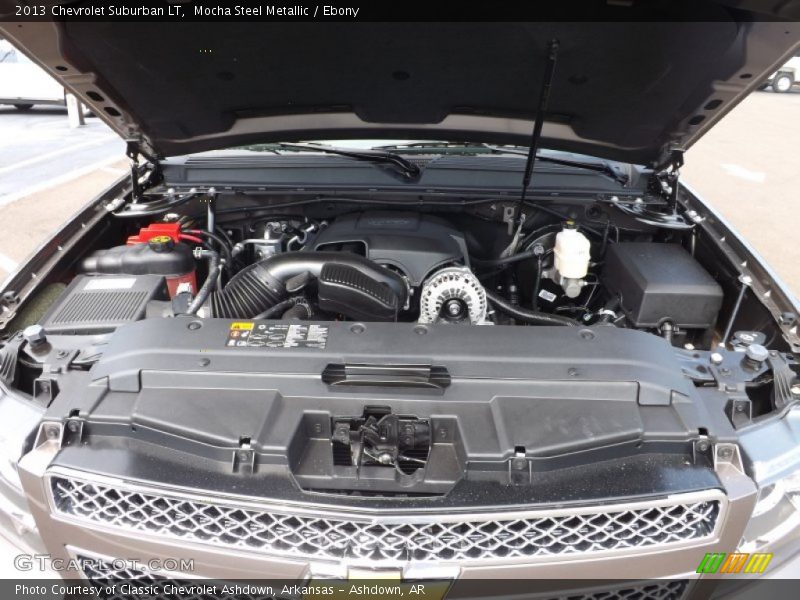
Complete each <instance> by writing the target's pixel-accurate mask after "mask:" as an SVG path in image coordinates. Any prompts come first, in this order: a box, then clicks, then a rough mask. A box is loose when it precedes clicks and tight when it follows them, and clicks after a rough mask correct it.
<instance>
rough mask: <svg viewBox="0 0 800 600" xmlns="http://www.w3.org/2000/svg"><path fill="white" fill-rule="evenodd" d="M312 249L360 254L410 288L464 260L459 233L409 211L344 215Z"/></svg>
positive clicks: (465, 252)
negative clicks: (403, 279)
mask: <svg viewBox="0 0 800 600" xmlns="http://www.w3.org/2000/svg"><path fill="white" fill-rule="evenodd" d="M313 249H314V250H338V251H343V252H354V253H357V254H361V255H362V256H366V257H367V258H369V259H370V260H372V261H375V262H376V263H378V264H380V265H383V266H388V267H390V268H392V267H393V268H395V269H396V270H399V271H400V272H402V273H403V275H405V276H406V277H408V281H409V283H410V284H411V285H412V286H418V285H421V284H422V282H423V281H424V280H425V279H426V278H427V277H428V276H429V275H430V274H431V272H432V271H434V270H435V269H437V268H439V267H442V266H445V265H450V264H453V263H462V262H465V261H466V260H467V258H466V257H467V249H466V243H465V242H464V236H463V235H462V234H461V232H459V231H458V230H457V229H455V228H454V227H453V226H452V225H450V224H449V223H447V222H446V221H443V220H442V219H439V218H437V217H433V216H430V215H426V214H420V213H409V212H391V211H370V212H365V213H358V214H352V215H344V216H342V217H339V218H338V219H336V220H335V221H334V222H333V223H332V224H331V225H330V226H329V227H328V228H327V229H324V230H323V231H322V232H321V233H320V234H319V236H317V238H316V240H314V244H313Z"/></svg>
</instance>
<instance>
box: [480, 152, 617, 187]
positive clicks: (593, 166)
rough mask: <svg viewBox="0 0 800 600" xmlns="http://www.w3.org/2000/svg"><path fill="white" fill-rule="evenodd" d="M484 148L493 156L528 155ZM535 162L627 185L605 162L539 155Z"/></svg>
mask: <svg viewBox="0 0 800 600" xmlns="http://www.w3.org/2000/svg"><path fill="white" fill-rule="evenodd" d="M485 147H486V148H488V149H489V150H491V151H492V152H494V153H495V154H516V155H517V156H527V155H528V153H527V152H526V151H524V150H514V149H512V148H502V147H499V146H490V145H488V144H487V145H485ZM536 160H537V161H539V162H546V163H550V164H553V165H562V166H564V167H575V168H577V169H587V170H589V171H596V172H597V173H602V174H603V175H608V176H609V177H611V178H612V179H613V180H614V181H616V182H618V183H621V184H622V185H625V184H626V183H628V176H627V175H626V174H625V173H620V172H619V171H617V170H616V169H614V168H613V167H612V166H611V165H609V164H608V163H606V162H600V163H593V162H582V161H579V160H567V159H565V158H555V157H554V156H543V155H541V154H537V155H536Z"/></svg>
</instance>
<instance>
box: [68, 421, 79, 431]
mask: <svg viewBox="0 0 800 600" xmlns="http://www.w3.org/2000/svg"><path fill="white" fill-rule="evenodd" d="M80 428H81V426H80V423H78V422H77V421H67V429H69V430H70V432H72V433H78V430H79V429H80Z"/></svg>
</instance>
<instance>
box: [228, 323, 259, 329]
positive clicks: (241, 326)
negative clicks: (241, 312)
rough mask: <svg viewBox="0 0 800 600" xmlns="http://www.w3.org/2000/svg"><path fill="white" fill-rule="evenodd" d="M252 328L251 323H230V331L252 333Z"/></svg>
mask: <svg viewBox="0 0 800 600" xmlns="http://www.w3.org/2000/svg"><path fill="white" fill-rule="evenodd" d="M254 326H255V323H253V322H252V321H236V322H235V323H231V331H252V330H253V327H254Z"/></svg>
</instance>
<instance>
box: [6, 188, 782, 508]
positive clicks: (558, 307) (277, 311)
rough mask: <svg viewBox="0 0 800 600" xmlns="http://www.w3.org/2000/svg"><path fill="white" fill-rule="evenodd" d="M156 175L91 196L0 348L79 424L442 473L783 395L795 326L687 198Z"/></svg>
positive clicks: (687, 441) (215, 454) (751, 416)
mask: <svg viewBox="0 0 800 600" xmlns="http://www.w3.org/2000/svg"><path fill="white" fill-rule="evenodd" d="M166 196H167V200H165V201H164V203H163V204H161V205H159V204H157V203H156V204H155V206H154V203H153V202H148V203H143V204H142V208H141V209H140V210H139V211H138V212H137V211H132V210H131V209H130V206H136V205H135V204H131V205H128V207H127V208H123V209H120V207H119V204H115V203H113V202H111V203H109V204H108V205H105V206H104V207H103V208H104V211H105V212H104V213H101V214H100V215H98V216H97V219H96V225H95V227H94V229H93V230H92V231H91V236H90V238H89V239H90V241H89V242H88V243H85V244H82V245H81V246H80V247H79V248H78V247H76V248H74V249H73V250H72V251H71V252H70V253H67V254H65V256H64V257H63V258H61V259H60V261H61V262H60V267H59V268H58V269H56V270H54V271H53V276H51V277H49V278H48V279H47V280H45V281H42V282H40V283H39V285H38V286H37V288H36V293H34V294H33V295H32V297H31V298H29V299H28V301H27V303H26V306H25V309H24V310H21V311H20V312H19V314H18V316H17V317H16V318H15V321H14V322H12V323H11V324H10V326H9V330H13V331H16V332H18V333H17V334H15V335H13V336H12V337H10V338H9V339H8V340H7V342H6V343H5V345H3V347H2V348H0V365H2V366H3V369H2V372H0V376H1V377H2V380H3V382H4V383H5V384H6V385H9V386H13V387H14V388H15V389H17V390H19V391H21V392H22V393H25V394H28V395H29V396H30V397H31V398H32V399H33V400H34V401H35V402H37V403H38V404H40V405H42V406H44V407H46V411H47V414H48V415H54V416H55V418H66V419H67V420H68V421H70V423H73V422H74V423H73V425H74V430H75V431H77V432H79V436H78V437H79V439H82V440H84V442H85V441H86V440H87V439H89V438H91V437H95V436H99V438H98V439H100V438H102V439H106V440H107V442H103V444H106V443H109V444H111V445H112V446H114V445H116V444H118V443H121V442H120V440H121V439H123V438H124V439H126V440H127V441H125V442H124V444H126V445H128V444H134V443H139V442H143V441H144V440H145V439H146V440H148V441H147V443H156V444H157V445H158V446H159V447H162V448H165V449H166V448H171V447H177V446H175V444H177V445H178V446H180V447H183V446H184V445H185V444H189V445H190V447H191V448H193V450H192V452H196V453H198V454H199V455H203V456H205V457H206V458H207V459H211V460H214V461H219V464H224V463H226V462H229V459H228V458H226V457H227V456H228V454H226V453H227V452H230V450H231V449H232V450H233V452H234V454H233V461H232V463H231V465H232V469H233V472H234V473H243V472H253V470H254V469H257V468H259V467H258V465H262V467H260V468H266V465H275V464H283V465H285V468H286V469H288V471H289V473H290V477H291V479H292V481H294V482H295V483H296V484H297V485H298V486H300V488H302V489H304V490H311V491H316V492H319V491H323V492H336V493H348V494H349V493H353V492H354V491H358V492H359V493H382V494H386V493H388V494H397V493H406V492H408V490H409V489H413V490H414V493H415V494H433V495H441V494H445V493H449V491H450V490H452V489H454V486H457V485H458V482H459V481H461V480H462V479H463V478H464V477H465V476H466V474H467V473H482V475H481V476H480V477H484V478H486V477H488V478H489V479H492V480H499V481H504V482H506V483H509V482H511V483H515V482H517V483H520V482H522V483H524V482H526V481H527V482H528V483H530V482H531V481H532V480H531V475H530V473H528V474H527V475H526V472H527V471H525V469H523V472H517V471H516V470H515V467H513V465H514V464H517V465H518V466H519V465H522V464H523V463H524V464H525V465H528V464H530V465H531V469H534V468H535V469H539V468H541V469H543V470H544V471H550V470H552V469H558V468H561V467H562V466H573V467H576V468H577V467H581V468H583V467H587V468H588V466H589V465H591V464H593V463H594V462H595V461H596V457H595V456H594V455H593V454H592V453H591V452H589V450H598V449H599V448H603V452H604V453H605V454H607V455H608V457H609V460H612V459H613V460H617V459H619V460H626V461H628V460H631V461H634V462H636V461H642V460H646V458H645V456H647V455H654V454H658V455H659V456H661V457H662V458H663V459H664V460H665V461H667V462H669V460H672V459H671V458H667V457H668V456H673V458H674V457H681V456H689V457H691V460H690V462H691V464H692V465H694V466H695V467H696V466H698V465H699V466H702V464H705V463H703V460H705V459H702V460H701V459H699V458H698V456H700V455H699V454H698V451H697V447H696V445H697V444H698V443H701V442H702V441H703V440H705V439H709V438H712V437H713V438H714V439H718V440H722V439H732V438H731V436H732V435H734V432H735V430H736V429H737V428H741V427H746V426H747V425H748V424H752V423H753V422H755V421H757V420H759V419H762V418H766V417H767V416H768V415H770V414H775V413H776V412H780V411H782V410H784V409H785V408H786V407H787V406H789V405H790V404H791V403H792V402H793V401H794V400H795V398H794V397H793V395H792V394H793V392H792V391H791V390H792V389H794V388H793V386H794V384H793V382H795V381H796V380H797V369H798V367H797V362H796V360H795V358H794V356H793V354H792V353H791V352H790V350H791V348H792V347H791V343H790V341H789V340H787V338H786V337H785V336H784V335H783V333H782V331H781V329H780V324H779V323H778V322H776V320H775V318H774V317H773V316H772V314H770V308H769V307H768V306H767V305H766V304H765V303H764V301H763V298H757V297H755V295H754V293H753V289H752V287H751V286H750V285H749V284H748V283H747V282H746V281H744V280H743V279H742V278H741V273H740V271H739V269H738V268H737V266H736V265H735V263H734V262H733V261H731V260H730V257H729V256H726V255H725V254H724V251H723V250H722V249H721V247H720V245H719V244H718V243H717V241H716V240H715V239H714V237H713V236H711V235H709V233H708V231H707V230H706V229H705V228H704V227H703V226H702V225H703V223H702V219H700V218H698V217H697V215H696V213H695V214H693V213H692V211H690V210H688V209H686V208H683V207H681V208H679V209H678V210H677V211H672V212H671V211H669V210H664V208H663V207H660V208H659V207H655V206H646V205H639V204H637V202H636V201H635V200H626V201H625V202H619V201H616V200H611V199H604V200H600V201H599V200H594V201H591V200H588V199H578V200H573V201H570V202H567V201H564V202H558V201H553V202H547V203H544V202H539V203H535V204H533V203H531V204H528V205H524V206H521V205H519V203H517V202H515V201H514V200H510V201H499V200H492V201H490V200H475V201H451V200H439V201H433V202H426V203H424V205H420V206H418V207H416V208H415V209H413V210H412V209H411V205H412V204H413V203H411V202H409V201H407V200H404V201H402V202H398V201H392V200H386V199H380V200H379V199H374V198H373V199H372V201H370V199H368V198H363V197H362V198H359V199H348V200H345V201H341V200H337V199H320V198H308V199H306V200H300V201H297V200H295V201H290V202H289V201H282V199H281V198H264V197H263V196H259V197H255V196H247V197H245V198H242V197H240V196H242V195H241V194H234V193H231V194H225V193H217V192H215V191H213V192H212V191H209V190H205V191H203V192H196V191H194V192H184V193H183V194H182V195H179V194H177V193H175V192H169V193H167V194H166ZM642 204H643V203H642ZM398 205H400V206H398ZM265 391H266V392H265ZM531 414H538V417H537V419H533V420H531V419H530V418H529V417H530V415H531ZM84 426H85V427H84ZM65 431H66V433H65V435H66V436H71V435H72V433H70V432H71V430H69V429H67V430H65ZM143 432H146V433H143ZM87 436H88V437H87ZM107 436H111V437H110V438H108V437H107ZM120 436H121V437H120ZM140 436H144V437H142V438H141V439H140ZM112 438H113V439H114V440H117V441H113V442H111V441H108V440H111V439H112ZM129 438H130V439H129ZM136 440H139V441H136ZM705 447H708V446H705ZM665 453H666V454H665ZM614 457H616V458H614ZM707 458H708V457H707ZM85 459H86V457H82V458H80V459H79V462H82V461H84V460H85ZM92 460H94V459H92ZM698 460H700V462H699V463H698V462H697V461H698ZM514 461H516V463H515V462H514ZM531 461H532V462H531ZM101 462H102V460H101ZM706 462H708V461H706ZM701 463H702V464H701ZM631 464H633V463H631ZM665 464H666V463H665ZM686 464H687V465H688V464H689V463H686ZM535 465H539V466H538V467H536V466H535ZM525 468H526V469H527V467H525ZM693 468H694V467H693Z"/></svg>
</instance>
